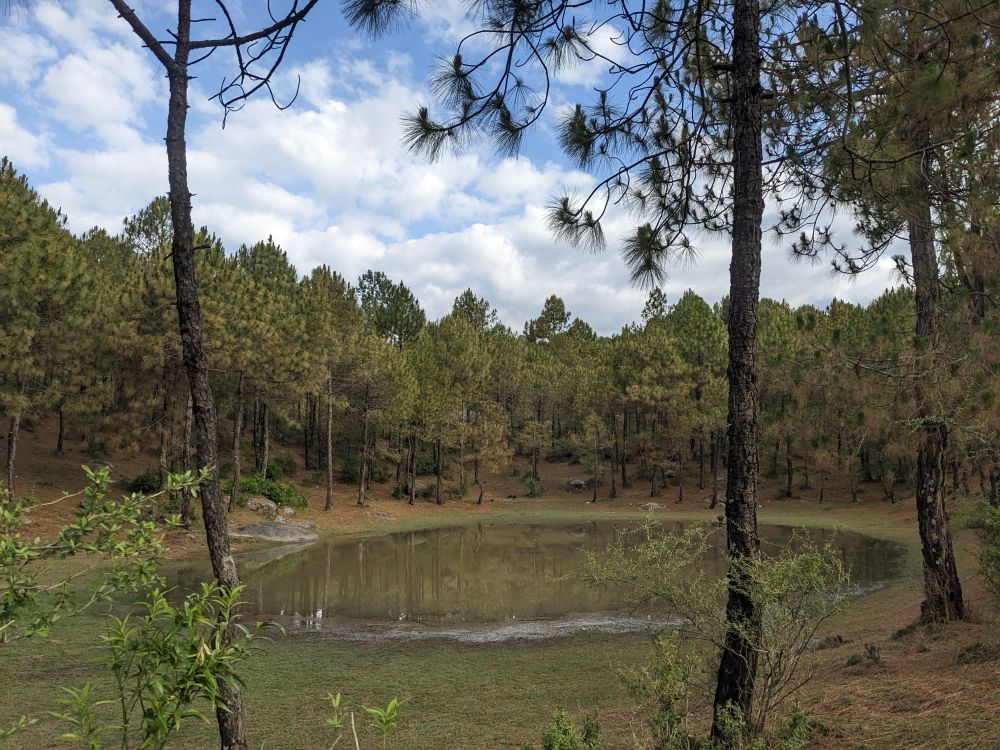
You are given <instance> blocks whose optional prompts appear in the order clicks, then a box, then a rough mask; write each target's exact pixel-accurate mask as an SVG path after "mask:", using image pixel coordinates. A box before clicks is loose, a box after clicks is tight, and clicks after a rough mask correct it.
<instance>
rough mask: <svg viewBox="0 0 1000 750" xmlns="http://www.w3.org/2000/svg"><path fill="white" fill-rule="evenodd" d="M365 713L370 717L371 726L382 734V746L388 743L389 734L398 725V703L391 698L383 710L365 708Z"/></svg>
mask: <svg viewBox="0 0 1000 750" xmlns="http://www.w3.org/2000/svg"><path fill="white" fill-rule="evenodd" d="M365 712H366V713H367V714H368V716H369V717H371V722H372V726H373V727H375V728H376V729H377V730H379V731H380V732H381V733H382V746H383V747H385V746H386V745H387V744H388V741H389V733H390V732H392V730H393V729H395V728H396V724H398V723H399V701H398V700H396V699H395V698H393V699H392V700H391V701H389V703H388V704H387V705H386V707H385V708H378V707H369V706H365Z"/></svg>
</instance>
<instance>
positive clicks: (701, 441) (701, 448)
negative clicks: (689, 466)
mask: <svg viewBox="0 0 1000 750" xmlns="http://www.w3.org/2000/svg"><path fill="white" fill-rule="evenodd" d="M698 489H699V490H703V489H705V436H704V435H702V434H701V433H700V432H699V433H698Z"/></svg>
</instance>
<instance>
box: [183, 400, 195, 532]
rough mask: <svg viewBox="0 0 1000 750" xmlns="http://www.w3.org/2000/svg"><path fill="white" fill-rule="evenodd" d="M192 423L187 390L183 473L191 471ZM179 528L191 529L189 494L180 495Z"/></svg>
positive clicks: (191, 407)
mask: <svg viewBox="0 0 1000 750" xmlns="http://www.w3.org/2000/svg"><path fill="white" fill-rule="evenodd" d="M193 423H194V404H193V403H192V401H191V391H190V390H188V397H187V405H186V406H185V407H184V433H183V445H182V447H181V451H182V456H183V459H182V462H181V469H182V470H183V471H185V472H187V471H190V470H191V468H192V467H191V430H192V427H193ZM181 526H183V527H184V528H185V529H188V528H191V493H189V492H185V493H183V494H182V495H181Z"/></svg>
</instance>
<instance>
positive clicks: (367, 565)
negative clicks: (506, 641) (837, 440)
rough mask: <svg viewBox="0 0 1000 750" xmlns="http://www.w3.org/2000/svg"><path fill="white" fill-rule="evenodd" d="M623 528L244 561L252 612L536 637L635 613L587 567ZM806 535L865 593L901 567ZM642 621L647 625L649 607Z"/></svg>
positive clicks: (596, 526) (337, 625)
mask: <svg viewBox="0 0 1000 750" xmlns="http://www.w3.org/2000/svg"><path fill="white" fill-rule="evenodd" d="M674 526H675V527H676V525H674ZM621 528H623V526H622V524H620V523H609V522H593V523H576V524H571V525H554V524H525V523H519V524H502V525H501V524H497V525H491V524H480V525H475V526H461V527H445V528H436V529H427V530H423V531H414V532H405V533H398V534H386V535H383V536H374V537H373V536H368V537H364V538H353V539H340V540H337V539H334V540H328V541H323V542H319V543H316V544H313V545H312V546H309V547H306V548H295V547H291V548H275V549H271V550H265V551H263V552H262V553H251V554H253V555H256V557H254V556H250V557H245V558H244V559H243V560H242V561H240V565H241V570H243V571H244V572H245V574H244V580H245V582H246V584H247V593H246V596H247V600H248V609H250V610H252V611H253V613H254V614H256V615H258V616H259V617H261V618H265V619H276V620H278V621H281V622H284V623H285V624H286V625H290V626H292V627H293V628H306V629H313V630H328V631H331V632H334V631H342V634H343V633H346V632H347V631H353V630H356V629H357V628H358V627H361V626H362V625H365V626H368V625H379V626H380V630H381V632H385V631H386V629H387V628H388V629H389V630H392V631H406V632H409V633H411V634H412V633H414V632H421V631H426V629H427V628H428V627H429V628H430V629H431V630H434V629H437V631H438V633H442V632H444V631H446V630H447V629H448V628H456V627H457V628H458V629H459V631H462V632H465V630H464V629H465V628H466V627H468V626H470V625H471V626H474V627H476V628H478V629H479V631H483V630H490V629H491V628H492V629H494V630H495V629H496V628H501V629H503V628H507V631H504V632H509V633H510V637H518V636H523V637H531V633H530V632H529V631H532V629H531V628H527V630H525V629H524V626H522V625H521V623H525V622H532V621H539V622H547V623H549V625H547V626H546V628H545V629H546V630H547V631H552V630H553V628H555V627H556V626H557V624H558V623H559V622H562V623H563V624H564V625H567V626H568V627H569V628H570V629H579V628H581V627H587V626H590V627H593V628H594V629H616V627H617V628H620V627H621V625H622V623H623V622H625V620H626V619H629V620H631V621H634V620H635V618H634V617H633V616H632V613H628V612H625V611H623V610H625V608H626V602H625V600H624V598H623V596H622V593H621V592H620V591H618V590H616V589H614V588H612V587H604V588H594V587H592V586H589V585H588V584H586V583H585V582H583V581H582V580H580V579H579V577H578V573H579V571H580V569H581V565H582V563H583V561H584V557H585V553H586V551H588V550H591V551H600V550H603V549H604V548H606V547H607V546H608V545H609V544H610V543H611V542H612V541H613V540H614V538H615V534H616V533H617V531H618V530H619V529H621ZM792 533H793V532H792V530H790V529H788V528H784V527H778V526H770V527H768V526H765V527H762V528H761V535H762V537H763V539H764V542H765V545H767V544H782V543H784V542H787V541H788V540H789V538H790V537H791V536H792ZM809 533H810V534H812V535H813V537H814V538H815V539H817V540H818V541H825V540H827V539H831V538H832V539H833V543H834V547H835V548H836V549H838V550H839V551H840V554H841V555H842V557H843V560H844V563H845V564H846V565H847V566H848V568H849V569H850V571H851V579H852V583H853V584H854V585H855V586H858V587H860V589H861V590H865V589H870V588H872V587H877V586H878V585H879V584H880V583H882V582H884V581H886V580H888V579H891V578H893V577H895V576H896V575H897V574H898V571H899V567H900V564H901V551H900V548H899V547H898V546H897V545H894V544H892V543H891V542H886V541H882V540H877V539H871V538H868V537H862V536H859V535H856V534H850V533H847V532H832V531H824V530H813V531H810V532H809ZM713 540H714V541H715V542H716V544H715V549H714V550H713V552H712V554H711V555H710V556H709V557H708V559H706V560H705V561H704V565H705V566H706V568H707V569H708V570H710V571H711V572H713V573H715V574H717V575H719V576H721V575H723V574H724V573H725V570H726V561H725V556H724V537H723V534H722V532H721V531H718V532H717V533H716V534H715V536H714V537H713ZM623 618H625V619H623ZM640 619H642V618H640ZM644 619H645V621H647V622H648V621H649V620H650V616H649V613H646V614H645V615H644ZM515 624H517V626H516V627H515V628H514V629H513V630H511V629H510V628H511V626H513V625H515ZM414 626H424V627H414ZM519 628H520V630H519ZM532 632H533V631H532ZM548 634H553V633H551V632H549V633H548Z"/></svg>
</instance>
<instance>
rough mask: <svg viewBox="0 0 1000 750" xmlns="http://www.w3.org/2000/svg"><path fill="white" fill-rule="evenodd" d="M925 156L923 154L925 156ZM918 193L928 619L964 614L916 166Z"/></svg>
mask: <svg viewBox="0 0 1000 750" xmlns="http://www.w3.org/2000/svg"><path fill="white" fill-rule="evenodd" d="M917 129H918V133H917V135H916V145H917V146H918V147H920V148H926V146H927V145H928V144H929V142H930V136H929V135H928V133H927V128H926V125H924V126H922V127H921V126H918V128H917ZM924 158H926V156H925V157H924ZM915 181H916V187H917V189H918V193H917V194H918V195H920V196H921V198H922V199H923V200H922V201H921V206H920V209H919V211H918V212H917V213H916V214H915V215H914V216H913V217H912V218H911V219H910V221H909V226H908V228H909V234H910V253H911V258H912V261H913V282H914V287H915V290H916V302H917V325H916V334H917V337H918V339H919V340H921V341H923V342H925V343H926V346H925V347H924V354H923V360H924V361H923V362H922V364H921V366H920V368H919V369H920V371H921V372H923V373H925V375H924V376H923V377H921V378H918V379H917V381H916V383H915V384H914V395H915V397H916V398H915V400H916V404H917V415H918V417H919V418H920V419H921V420H922V422H923V433H922V435H921V437H920V443H919V446H918V448H917V473H916V482H917V486H916V504H917V525H918V527H919V530H920V542H921V548H922V550H923V559H924V603H923V604H922V605H921V615H922V617H923V619H925V620H930V621H946V620H961V619H963V618H964V617H965V602H964V599H963V596H962V586H961V583H960V582H959V578H958V568H957V567H956V565H955V554H954V551H953V549H952V544H951V534H950V532H949V530H948V512H947V510H946V509H945V489H944V463H943V462H944V456H945V451H946V450H947V447H948V427H947V425H946V424H945V423H944V421H943V419H942V417H941V415H938V414H936V413H935V407H934V405H933V404H932V403H931V400H930V398H931V397H930V393H929V390H930V389H929V387H928V386H929V383H927V382H926V380H927V378H929V377H932V373H933V372H934V369H935V362H934V358H935V353H936V352H935V350H936V348H937V344H938V335H939V329H938V303H939V297H940V286H939V279H938V266H937V257H936V256H935V253H934V226H933V219H932V215H931V195H930V187H929V185H928V184H927V176H926V172H925V169H924V167H923V166H921V168H920V170H919V172H918V176H917V177H916V180H915Z"/></svg>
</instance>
